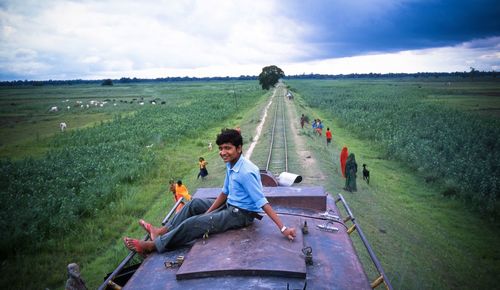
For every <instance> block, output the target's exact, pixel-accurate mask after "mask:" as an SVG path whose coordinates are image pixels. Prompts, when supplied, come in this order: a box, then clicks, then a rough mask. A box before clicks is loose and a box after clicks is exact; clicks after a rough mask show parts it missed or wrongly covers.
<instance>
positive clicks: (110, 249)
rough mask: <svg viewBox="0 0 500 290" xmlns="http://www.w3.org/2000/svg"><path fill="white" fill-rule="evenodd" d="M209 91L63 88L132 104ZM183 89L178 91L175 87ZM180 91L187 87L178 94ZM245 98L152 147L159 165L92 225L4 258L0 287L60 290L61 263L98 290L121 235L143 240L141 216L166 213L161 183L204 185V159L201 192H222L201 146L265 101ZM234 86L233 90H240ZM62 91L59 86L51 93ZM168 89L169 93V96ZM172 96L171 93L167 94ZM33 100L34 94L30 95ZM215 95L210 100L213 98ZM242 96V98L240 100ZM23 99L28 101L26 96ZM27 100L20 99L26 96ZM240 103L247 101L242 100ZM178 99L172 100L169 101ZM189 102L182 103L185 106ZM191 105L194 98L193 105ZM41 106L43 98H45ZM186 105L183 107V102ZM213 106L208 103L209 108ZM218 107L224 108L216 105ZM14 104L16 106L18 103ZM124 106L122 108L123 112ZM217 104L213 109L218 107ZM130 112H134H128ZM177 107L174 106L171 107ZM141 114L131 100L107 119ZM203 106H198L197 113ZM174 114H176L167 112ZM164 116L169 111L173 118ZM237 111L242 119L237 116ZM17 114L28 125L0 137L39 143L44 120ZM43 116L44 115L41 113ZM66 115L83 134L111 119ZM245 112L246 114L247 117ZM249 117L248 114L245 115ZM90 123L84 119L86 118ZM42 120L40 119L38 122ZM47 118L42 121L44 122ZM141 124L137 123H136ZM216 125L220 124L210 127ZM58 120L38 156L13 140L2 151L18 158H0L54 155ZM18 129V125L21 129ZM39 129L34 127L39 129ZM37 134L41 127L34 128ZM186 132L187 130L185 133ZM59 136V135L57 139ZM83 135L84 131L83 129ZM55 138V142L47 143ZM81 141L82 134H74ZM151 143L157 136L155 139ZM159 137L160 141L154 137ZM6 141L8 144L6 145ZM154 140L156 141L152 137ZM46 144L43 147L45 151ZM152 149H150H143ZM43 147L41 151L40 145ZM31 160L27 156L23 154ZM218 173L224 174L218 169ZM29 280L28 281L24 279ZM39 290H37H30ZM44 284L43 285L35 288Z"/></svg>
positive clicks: (252, 91)
mask: <svg viewBox="0 0 500 290" xmlns="http://www.w3.org/2000/svg"><path fill="white" fill-rule="evenodd" d="M205 86H206V85H203V84H201V85H200V84H199V83H194V84H175V85H172V86H163V87H162V86H159V87H158V84H155V85H154V86H153V85H151V86H141V85H138V86H133V87H132V88H130V87H129V89H128V90H126V92H128V93H127V95H125V96H123V95H121V94H122V93H123V92H124V91H123V90H121V88H116V89H117V90H121V92H116V91H114V92H112V93H111V95H112V96H109V95H106V94H109V92H110V91H112V90H113V89H115V88H113V89H111V90H109V89H108V88H107V89H106V90H107V91H106V94H104V95H103V94H98V93H96V92H95V90H94V89H91V90H89V89H88V87H86V88H84V89H83V91H82V92H81V93H78V92H75V91H68V90H67V88H66V90H62V91H61V94H64V95H69V96H71V97H73V101H74V100H75V99H80V98H82V97H84V96H86V95H94V96H95V94H97V96H95V98H96V99H99V100H103V99H104V98H108V97H110V98H111V97H116V98H117V100H118V98H120V99H123V100H127V101H130V100H132V98H138V97H140V96H144V97H149V98H153V97H154V95H160V96H162V97H165V98H166V99H167V100H170V99H169V97H170V96H171V95H179V94H180V95H183V94H184V95H186V94H187V95H188V96H190V97H191V98H195V99H196V98H197V97H198V96H204V95H205V94H206V92H207V91H210V88H211V87H214V88H216V87H217V86H215V85H214V84H213V83H210V85H209V86H208V87H205ZM179 87H180V88H179ZM183 87H184V88H183ZM242 87H243V88H242V90H244V91H242V92H237V94H238V93H239V94H240V95H241V96H240V98H242V99H240V100H238V103H239V107H238V106H236V109H237V112H234V113H232V114H229V115H227V117H225V118H224V119H221V115H218V116H216V117H213V119H212V118H210V119H207V121H206V122H205V124H210V127H208V128H207V127H204V128H203V129H198V130H196V131H197V133H196V134H193V133H192V132H191V133H188V136H187V137H182V136H178V138H177V139H175V140H164V141H161V140H159V142H155V146H154V147H153V148H152V149H151V151H152V152H150V153H151V154H154V155H155V160H157V161H158V162H157V163H156V164H157V166H155V167H154V168H151V169H150V170H149V171H148V172H147V174H145V175H144V176H142V177H141V178H139V179H136V180H134V181H133V182H125V183H124V184H119V185H117V188H116V189H115V191H116V192H118V193H119V194H118V195H117V196H118V197H119V198H118V199H116V200H113V201H111V202H110V203H109V205H108V206H107V207H106V208H104V209H100V210H99V214H98V215H96V216H95V217H94V218H92V219H88V218H87V219H82V220H81V223H79V224H76V225H74V227H72V228H71V229H70V230H69V231H67V232H66V233H64V234H63V235H58V237H51V238H48V239H46V240H44V241H40V240H38V241H37V242H38V243H39V244H43V246H41V247H38V248H37V251H36V252H33V251H30V249H16V252H17V254H16V255H14V256H9V257H8V258H7V259H5V260H4V261H2V266H1V272H2V275H1V276H2V279H1V283H0V284H1V285H3V286H2V288H4V289H7V288H13V289H29V288H37V287H43V288H46V287H47V288H51V289H52V288H59V289H62V288H63V285H64V281H65V279H66V269H65V267H66V265H67V264H68V263H70V262H77V263H79V264H80V266H81V268H82V275H83V277H85V279H86V280H87V286H89V288H90V289H93V288H96V287H97V286H98V285H99V284H100V282H101V281H102V279H103V276H104V274H105V273H107V272H110V271H112V270H113V269H114V267H115V266H116V265H118V263H119V261H120V260H121V259H122V258H123V257H125V256H126V254H127V250H126V249H125V248H124V247H123V245H122V244H121V240H120V239H121V237H122V236H123V235H131V236H142V235H143V233H142V232H141V231H140V230H139V227H138V226H137V223H136V222H137V219H138V218H147V219H149V220H151V221H157V222H158V221H160V220H161V219H162V217H163V216H164V215H165V214H166V212H167V211H168V209H169V208H170V207H171V205H172V198H171V196H170V195H169V194H165V192H166V191H167V186H166V182H167V180H168V179H170V178H183V179H184V180H185V183H186V184H187V185H188V186H189V187H190V189H191V191H194V190H195V189H196V187H197V186H198V185H199V184H201V181H195V180H194V179H195V176H196V174H197V171H198V170H197V159H198V156H205V157H206V159H207V160H208V161H209V170H210V172H211V174H210V177H209V178H208V180H206V181H205V182H204V183H203V186H220V180H219V179H222V178H223V177H218V175H217V172H219V171H222V170H221V168H222V166H223V164H220V163H221V162H218V161H219V160H218V158H217V154H216V150H214V151H212V152H207V149H206V145H207V143H208V141H213V139H214V136H215V135H216V133H217V132H218V131H219V130H220V128H221V127H225V126H234V125H240V124H239V123H240V120H241V119H242V118H243V117H242V115H241V114H242V112H243V111H244V110H245V111H248V110H247V109H248V105H249V104H254V103H256V102H258V100H259V99H260V98H259V97H257V98H255V97H254V95H256V93H257V94H258V95H260V96H262V95H263V94H262V92H261V91H260V89H258V88H257V87H256V86H253V87H248V85H245V84H244V85H243V86H242ZM228 88H229V89H234V86H233V85H231V84H230V85H229V87H228ZM237 88H238V84H237ZM53 89H57V90H59V89H60V88H59V87H56V88H53ZM167 90H168V92H167ZM214 90H215V91H222V94H226V95H227V93H224V92H225V91H227V89H226V88H225V86H224V85H222V88H219V89H217V88H216V89H214ZM172 91H173V92H172ZM31 94H36V92H32V93H31ZM217 94H220V93H215V94H211V95H213V96H214V97H216V95H217ZM243 95H245V96H243ZM28 96H31V95H30V94H28ZM61 97H62V96H59V97H55V98H54V100H53V101H49V102H47V104H41V103H40V102H39V103H36V102H35V103H36V105H35V106H37V108H36V110H38V109H39V108H40V106H43V107H46V106H48V105H51V104H53V103H54V102H55V101H60V98H61ZM229 97H230V99H229V100H227V101H225V102H230V103H231V104H233V101H235V100H233V98H234V94H230V95H229ZM17 98H18V99H16V98H14V99H16V101H17V103H19V101H18V100H19V99H23V97H19V95H18V96H17ZM24 98H25V97H24ZM243 98H245V99H243ZM11 99H12V98H11ZM174 99H175V98H174ZM185 99H187V100H185ZM7 100H9V101H10V99H8V96H7V94H4V93H2V101H7ZM192 100H194V99H192ZM44 101H45V100H44ZM177 101H178V102H180V103H181V104H180V105H184V106H185V105H188V106H189V103H191V102H190V98H189V97H188V98H183V97H181V99H180V101H179V100H177ZM184 101H187V102H188V103H184ZM209 104H210V102H208V103H207V105H209ZM221 104H222V103H221ZM16 106H17V104H16ZM123 106H125V107H123ZM218 106H219V105H216V107H218ZM131 108H134V109H133V110H130V109H131ZM173 108H175V105H173ZM136 109H137V110H139V111H140V110H141V109H140V107H138V106H137V104H136V102H135V106H132V107H131V106H129V105H128V104H127V105H125V104H118V110H117V109H116V108H114V109H111V111H112V113H111V114H110V116H111V117H109V119H113V115H116V114H126V115H127V114H130V112H134V111H135V110H136ZM203 109H207V108H200V110H203ZM171 111H175V109H172V110H170V112H171ZM170 112H169V113H170ZM238 112H239V113H238ZM17 113H18V114H19V115H20V116H22V117H23V118H25V119H26V120H27V121H26V122H17V124H11V125H9V126H5V127H3V128H2V132H5V130H6V131H9V130H14V129H18V128H19V127H23V128H22V130H20V131H21V132H25V134H26V135H30V136H31V137H32V139H31V140H30V138H29V137H27V138H26V140H27V141H26V143H29V142H33V138H36V134H34V132H37V131H38V130H43V129H42V127H43V126H41V124H40V123H41V122H38V121H37V122H33V118H37V117H38V116H36V114H33V116H27V115H26V114H23V113H22V112H20V111H18V112H17ZM42 114H43V113H42ZM63 114H64V115H66V116H64V120H65V121H66V122H68V124H69V125H70V128H71V129H72V130H74V129H77V128H78V129H82V128H83V127H86V126H89V125H92V124H95V121H97V125H98V126H96V127H95V128H96V130H97V131H99V130H100V129H99V128H100V126H99V124H102V123H101V121H103V120H109V119H108V117H105V118H100V117H97V119H96V116H99V115H98V113H97V112H89V111H88V112H82V113H80V114H77V115H81V117H83V118H81V119H82V120H84V121H83V122H82V123H81V124H79V123H75V122H70V121H68V120H69V119H68V118H71V117H73V118H75V119H74V120H76V118H78V116H76V117H75V116H74V115H71V114H69V113H68V112H64V113H63V112H59V115H63ZM246 114H248V113H246ZM7 115H8V114H7V113H6V112H3V115H2V118H4V117H5V119H4V120H12V119H11V118H9V116H7ZM245 116H246V115H245ZM86 117H87V118H86ZM181 117H184V118H188V119H185V122H189V121H190V120H189V116H181ZM42 119H43V118H42ZM48 119H49V118H46V119H44V120H42V121H46V122H49V120H48ZM137 120H138V121H140V120H139V119H137ZM214 120H219V121H216V122H214ZM58 122H59V120H56V121H54V122H52V125H51V126H49V127H50V128H51V129H49V130H53V131H54V133H49V134H48V137H47V138H46V139H45V138H40V139H39V140H38V141H37V140H34V141H35V142H34V143H35V144H36V145H38V146H40V147H42V148H43V149H42V150H39V151H37V152H34V151H32V150H19V149H16V148H22V147H24V148H26V147H27V146H23V144H26V143H23V142H19V143H16V141H17V138H13V139H12V143H10V144H6V142H3V144H4V145H5V146H3V148H2V149H5V151H3V152H15V154H3V155H2V156H6V155H7V156H9V157H14V158H18V157H19V158H23V157H26V156H34V157H37V156H42V157H43V154H44V152H46V151H47V150H51V148H50V147H51V146H53V144H54V143H53V142H52V139H53V138H56V139H57V138H58V137H57V134H58V132H57V125H58ZM19 123H21V124H19ZM37 124H38V125H40V127H37V126H36V125H37ZM164 126H165V128H166V129H168V127H169V124H164ZM39 128H40V129H39ZM187 131H189V129H188V130H187ZM56 132H57V133H56ZM82 132H85V130H84V131H82ZM52 136H55V137H52ZM75 136H80V135H78V134H77V135H75ZM154 139H155V138H154ZM159 139H161V138H159ZM4 140H7V139H4ZM155 140H156V139H155ZM44 144H45V145H44ZM148 144H149V143H148ZM43 146H45V147H43ZM27 154H28V155H27ZM222 172H223V171H222ZM28 277H29V278H28ZM35 285H36V286H35ZM40 285H42V286H40Z"/></svg>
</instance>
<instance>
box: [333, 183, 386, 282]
mask: <svg viewBox="0 0 500 290" xmlns="http://www.w3.org/2000/svg"><path fill="white" fill-rule="evenodd" d="M338 201H341V202H342V204H343V205H344V208H345V210H346V211H347V214H348V217H349V219H347V220H351V222H352V223H353V226H352V227H351V228H350V229H349V234H350V232H352V231H354V230H357V231H358V235H359V237H360V238H361V241H362V242H363V244H364V246H365V248H366V250H367V251H368V254H369V255H370V258H371V260H372V262H373V264H374V265H375V268H377V271H378V273H379V275H380V277H378V278H377V279H376V280H375V281H374V282H373V283H372V288H375V287H377V286H378V285H380V283H384V284H385V286H386V288H387V289H389V290H392V285H391V282H390V281H389V279H388V278H387V276H386V275H385V272H384V269H383V268H382V264H380V261H379V260H378V258H377V256H376V255H375V252H374V251H373V250H372V247H371V245H370V243H369V242H368V240H367V239H366V237H365V234H364V233H363V230H361V227H360V226H359V224H358V223H357V222H356V218H355V217H354V215H353V214H352V211H351V209H350V208H349V205H348V204H347V202H346V201H345V199H344V197H343V196H342V194H340V193H339V195H338V198H337V200H336V201H335V202H336V203H337V202H338Z"/></svg>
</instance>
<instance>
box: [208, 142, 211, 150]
mask: <svg viewBox="0 0 500 290" xmlns="http://www.w3.org/2000/svg"><path fill="white" fill-rule="evenodd" d="M208 151H212V142H209V143H208Z"/></svg>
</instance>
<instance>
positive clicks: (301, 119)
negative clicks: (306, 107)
mask: <svg viewBox="0 0 500 290" xmlns="http://www.w3.org/2000/svg"><path fill="white" fill-rule="evenodd" d="M305 123H306V116H304V114H302V116H300V127H301V128H302V129H304V124H305Z"/></svg>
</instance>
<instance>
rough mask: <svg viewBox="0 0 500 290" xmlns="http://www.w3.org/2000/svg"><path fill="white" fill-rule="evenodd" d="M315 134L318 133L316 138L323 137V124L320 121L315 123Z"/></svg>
mask: <svg viewBox="0 0 500 290" xmlns="http://www.w3.org/2000/svg"><path fill="white" fill-rule="evenodd" d="M316 133H318V136H321V135H323V124H322V123H321V120H320V119H318V121H317V122H316Z"/></svg>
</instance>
